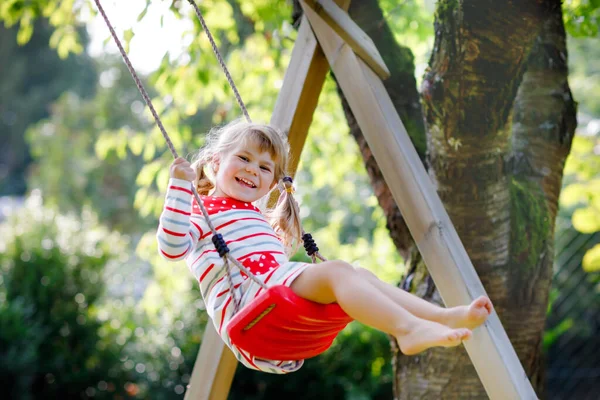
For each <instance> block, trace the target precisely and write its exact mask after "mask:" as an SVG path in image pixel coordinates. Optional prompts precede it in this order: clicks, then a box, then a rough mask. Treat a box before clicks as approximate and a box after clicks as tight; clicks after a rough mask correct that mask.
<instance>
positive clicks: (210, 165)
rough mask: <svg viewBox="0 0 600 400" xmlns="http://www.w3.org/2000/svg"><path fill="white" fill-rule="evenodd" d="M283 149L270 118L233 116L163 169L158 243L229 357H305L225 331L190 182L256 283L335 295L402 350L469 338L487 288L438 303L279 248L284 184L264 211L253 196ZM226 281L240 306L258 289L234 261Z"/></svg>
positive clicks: (287, 231)
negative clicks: (180, 269) (257, 353)
mask: <svg viewBox="0 0 600 400" xmlns="http://www.w3.org/2000/svg"><path fill="white" fill-rule="evenodd" d="M288 150H289V149H288V144H287V141H286V139H285V138H284V136H283V135H282V134H281V133H280V132H278V131H277V130H276V129H274V128H273V127H271V126H268V125H261V124H255V123H246V122H240V121H237V122H233V123H231V124H229V125H227V126H225V127H223V128H222V129H219V130H213V131H211V132H210V133H209V134H208V137H207V143H206V145H205V146H204V147H203V148H202V149H201V150H200V152H199V155H198V157H197V161H196V162H195V163H194V164H193V165H190V164H189V163H188V162H187V161H186V160H185V159H183V158H178V159H176V160H175V161H174V162H173V163H172V165H171V169H170V173H171V179H170V181H169V187H168V190H167V194H166V201H165V206H164V210H163V213H162V215H161V217H160V225H159V228H158V234H157V238H158V245H159V251H160V253H161V254H162V256H163V257H165V258H167V259H169V260H172V261H176V260H181V259H184V258H185V259H186V261H187V264H188V267H189V268H190V270H191V272H192V274H193V275H194V277H195V278H196V279H197V280H198V281H199V282H200V289H201V292H202V296H203V298H204V301H205V304H206V309H207V311H208V314H209V315H210V317H211V318H212V320H213V323H214V324H215V327H216V329H217V331H218V332H219V334H220V335H221V337H222V338H223V340H224V341H225V343H226V344H227V345H228V346H229V347H230V348H231V349H232V351H233V352H234V354H235V356H236V357H237V359H238V360H239V361H240V362H241V363H243V364H244V365H245V366H246V367H249V368H253V369H258V370H262V371H266V372H275V373H287V372H292V371H295V370H297V369H298V368H300V367H301V366H302V363H303V360H291V361H281V360H263V359H259V358H256V357H254V356H253V355H252V354H249V353H248V352H246V351H244V350H241V349H239V348H237V347H236V346H235V345H233V344H232V343H231V341H230V340H229V338H228V337H227V332H226V329H225V327H226V326H227V323H228V322H229V320H230V319H231V317H232V316H233V311H234V310H233V309H234V305H233V302H232V296H231V291H230V289H231V288H230V287H229V282H228V280H227V279H226V277H225V271H224V268H222V265H223V262H222V260H221V259H220V257H219V255H218V254H217V252H216V250H215V248H214V245H213V243H212V241H211V237H212V233H211V231H210V229H209V228H208V226H207V224H206V222H205V220H204V217H203V216H202V215H201V212H200V209H199V207H198V205H197V204H195V202H193V201H192V200H193V197H192V191H191V184H190V182H192V183H193V185H194V187H195V188H196V190H197V191H198V194H199V195H200V196H201V199H202V202H203V203H204V206H205V207H206V210H207V212H208V214H209V216H210V218H211V221H212V223H213V224H214V226H215V228H216V229H217V231H218V232H219V233H221V234H222V235H223V237H224V238H225V240H226V242H227V245H228V247H229V249H230V253H231V255H232V256H233V257H235V258H236V259H237V260H239V261H240V262H241V263H242V264H243V265H244V266H245V267H247V268H248V269H249V270H250V271H251V272H252V273H253V274H254V275H256V276H257V277H258V278H259V279H260V280H262V281H263V282H264V283H266V284H268V285H276V284H282V285H286V286H289V287H291V289H292V290H293V291H294V292H295V293H296V294H297V295H299V296H300V297H303V298H305V299H308V300H311V301H314V302H317V303H322V304H329V303H334V302H337V303H338V304H339V305H340V307H341V308H342V309H343V310H344V311H345V312H346V313H347V314H348V315H350V316H351V317H352V318H354V319H356V320H357V321H360V322H362V323H364V324H367V325H370V326H372V327H374V328H376V329H379V330H381V331H383V332H386V333H388V334H391V335H394V337H396V339H397V341H398V344H399V346H400V349H401V350H402V352H403V353H404V354H416V353H419V352H421V351H423V350H425V349H427V348H430V347H434V346H442V347H452V346H457V345H459V344H460V343H461V342H462V341H464V340H467V339H468V338H469V337H470V336H471V329H473V328H475V327H477V326H479V325H481V324H482V323H483V322H484V321H485V320H486V318H487V317H488V315H489V314H490V313H491V311H492V303H491V302H490V300H489V299H488V298H487V297H480V298H478V299H476V300H474V301H473V302H472V303H471V304H470V305H469V306H460V307H453V308H441V307H438V306H436V305H433V304H431V303H429V302H427V301H425V300H422V299H420V298H419V297H417V296H414V295H412V294H410V293H407V292H405V291H403V290H401V289H399V288H397V287H395V286H393V285H390V284H387V283H384V282H382V281H380V280H379V279H378V278H377V277H376V276H375V275H373V274H372V273H371V272H369V271H367V270H365V269H361V268H354V267H353V266H352V265H350V264H348V263H346V262H343V261H327V262H323V263H318V264H307V263H303V262H290V261H289V259H288V257H287V252H286V250H288V252H289V250H290V249H292V248H293V247H294V245H295V244H297V243H298V242H299V238H300V237H301V228H300V221H299V216H298V215H297V208H296V207H295V205H294V203H293V201H294V199H293V198H292V196H290V195H289V194H288V193H287V191H282V193H281V196H282V197H280V199H279V202H278V205H277V206H276V208H275V209H274V210H268V211H267V212H266V213H265V214H264V215H263V214H262V213H261V212H260V210H259V209H258V208H257V207H255V206H254V205H253V204H252V203H253V202H255V201H257V200H259V199H261V198H263V197H264V196H266V195H268V194H269V193H270V191H271V190H272V189H273V188H275V186H277V184H278V182H280V181H281V180H282V178H284V177H285V175H286V172H285V171H286V166H287V162H288ZM206 172H209V175H207V174H206ZM232 281H233V285H234V287H235V290H237V291H238V293H243V297H242V299H241V304H240V307H243V306H244V305H246V304H248V303H249V302H251V301H252V300H253V299H254V297H255V296H256V294H257V292H258V291H259V289H260V287H259V285H258V284H257V283H255V282H253V281H252V279H247V277H246V276H245V274H242V273H240V272H239V271H237V268H235V267H232ZM238 297H239V296H238Z"/></svg>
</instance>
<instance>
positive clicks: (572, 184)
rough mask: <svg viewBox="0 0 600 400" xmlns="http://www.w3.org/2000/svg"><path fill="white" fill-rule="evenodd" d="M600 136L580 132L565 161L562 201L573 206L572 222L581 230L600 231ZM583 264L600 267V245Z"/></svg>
mask: <svg viewBox="0 0 600 400" xmlns="http://www.w3.org/2000/svg"><path fill="white" fill-rule="evenodd" d="M599 152H600V139H599V138H598V137H584V136H577V137H575V140H574V141H573V146H572V148H571V154H570V155H569V158H568V159H567V163H566V165H565V175H567V176H566V177H565V182H566V187H565V188H564V190H563V191H562V193H561V197H560V204H561V206H563V207H567V208H570V209H571V210H573V211H572V212H573V216H572V222H573V226H574V227H575V229H577V230H578V231H579V232H581V233H594V232H598V231H600V179H599V178H598V177H599V176H600V158H599V157H598V153H599ZM583 268H584V269H585V270H586V271H588V272H598V271H600V245H596V246H594V247H593V248H591V249H590V250H588V252H587V253H586V254H585V256H584V257H583Z"/></svg>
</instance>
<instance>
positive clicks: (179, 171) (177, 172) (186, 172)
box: [170, 157, 196, 182]
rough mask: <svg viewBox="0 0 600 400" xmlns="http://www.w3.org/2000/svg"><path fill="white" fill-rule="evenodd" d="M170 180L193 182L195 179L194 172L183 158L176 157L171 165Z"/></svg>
mask: <svg viewBox="0 0 600 400" xmlns="http://www.w3.org/2000/svg"><path fill="white" fill-rule="evenodd" d="M170 173H171V178H176V179H184V180H186V181H190V182H193V181H194V179H196V171H194V170H193V169H192V167H191V164H190V163H189V162H188V160H186V159H185V158H183V157H178V158H176V159H175V160H173V162H172V163H171V168H170Z"/></svg>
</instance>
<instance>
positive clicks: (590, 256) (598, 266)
mask: <svg viewBox="0 0 600 400" xmlns="http://www.w3.org/2000/svg"><path fill="white" fill-rule="evenodd" d="M582 265H583V270H584V271H585V272H599V271H600V244H597V245H595V246H594V247H592V248H591V249H589V250H588V251H587V252H586V253H585V255H584V256H583V262H582Z"/></svg>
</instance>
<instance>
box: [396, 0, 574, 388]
mask: <svg viewBox="0 0 600 400" xmlns="http://www.w3.org/2000/svg"><path fill="white" fill-rule="evenodd" d="M542 24H543V25H542ZM540 26H543V29H542V30H541V31H540V30H539V29H538V27H540ZM538 33H539V37H538ZM435 34H436V39H435V44H434V51H433V54H432V57H431V60H430V65H429V66H430V69H429V71H428V72H427V73H426V76H425V79H424V83H423V88H422V99H423V105H424V110H425V119H426V129H427V138H428V163H429V165H430V175H431V177H432V179H433V180H434V182H435V183H436V185H437V189H438V193H439V194H440V196H441V198H442V200H443V202H444V204H445V206H446V209H447V210H448V213H449V214H450V217H451V219H452V221H453V223H454V224H455V226H456V229H457V231H458V233H459V235H460V237H461V239H462V241H463V243H464V244H465V247H466V249H467V251H468V253H469V256H470V257H471V260H472V261H473V264H474V265H475V268H476V270H477V272H478V274H479V276H480V278H481V280H482V282H483V285H484V287H485V288H486V291H487V292H488V294H489V295H490V297H491V298H492V300H493V302H494V304H495V307H496V310H497V312H498V314H499V316H500V319H501V321H502V323H503V325H504V328H505V329H506V331H507V333H508V336H509V338H510V339H511V342H512V344H513V346H514V347H515V350H516V351H517V354H518V355H519V358H520V360H521V362H522V363H523V366H524V368H525V370H526V372H527V374H528V376H529V377H530V379H531V380H532V384H533V385H534V388H536V391H537V392H538V394H539V395H540V396H541V393H542V392H543V380H542V378H541V377H542V374H541V370H542V363H541V357H540V355H541V352H540V343H541V339H542V334H543V328H544V321H545V312H546V308H547V303H548V291H549V287H550V278H551V269H552V261H553V252H552V240H553V226H554V219H555V216H556V208H557V198H558V192H559V191H560V180H561V177H562V169H563V164H564V160H565V157H566V155H567V154H568V151H569V148H570V142H571V137H572V135H573V131H574V127H575V122H574V111H575V108H574V104H573V100H572V98H571V95H570V91H569V90H568V84H567V82H566V78H567V70H566V49H565V36H564V29H563V28H562V16H561V8H560V2H559V1H552V2H545V3H539V4H538V3H536V2H529V3H528V4H527V5H526V4H524V3H520V4H519V5H518V6H516V5H513V4H512V3H510V2H504V1H495V2H489V1H486V2H482V1H479V2H474V1H466V0H465V1H453V2H450V1H446V2H439V3H438V8H437V14H436V26H435ZM536 37H537V40H535V39H536ZM534 43H535V46H534ZM532 47H533V49H532ZM526 70H527V73H525V71H526ZM412 282H413V285H414V286H413V287H414V289H413V290H415V291H417V292H421V293H423V292H426V291H429V292H430V293H431V296H430V299H431V300H433V301H437V302H439V300H440V299H439V295H437V292H435V291H433V292H432V291H431V290H427V289H428V288H429V287H430V280H429V278H428V275H427V273H426V271H425V266H424V265H422V264H420V265H419V266H418V267H417V268H415V278H414V279H413V280H412ZM396 368H397V377H396V378H397V385H396V386H397V387H399V388H400V390H399V391H398V392H397V393H396V398H399V399H412V398H459V399H463V398H487V395H486V393H485V391H484V389H483V387H482V385H481V384H480V382H479V379H478V378H477V375H476V373H475V371H474V369H473V367H472V365H471V363H470V362H469V359H468V356H467V354H466V352H465V351H464V349H462V348H456V349H453V350H450V351H443V350H432V351H428V352H426V353H425V354H423V355H422V356H420V357H412V358H409V357H399V358H398V362H397V364H396Z"/></svg>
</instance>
